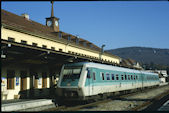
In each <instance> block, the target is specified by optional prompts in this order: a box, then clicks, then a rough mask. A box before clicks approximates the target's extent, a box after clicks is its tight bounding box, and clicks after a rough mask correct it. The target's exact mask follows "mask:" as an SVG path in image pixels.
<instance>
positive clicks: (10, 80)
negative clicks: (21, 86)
mask: <svg viewBox="0 0 169 113" xmlns="http://www.w3.org/2000/svg"><path fill="white" fill-rule="evenodd" d="M14 77H15V71H14V70H7V89H14Z"/></svg>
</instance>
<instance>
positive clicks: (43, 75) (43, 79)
mask: <svg viewBox="0 0 169 113" xmlns="http://www.w3.org/2000/svg"><path fill="white" fill-rule="evenodd" d="M42 88H47V72H43V73H42Z"/></svg>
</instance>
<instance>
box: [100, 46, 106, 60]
mask: <svg viewBox="0 0 169 113" xmlns="http://www.w3.org/2000/svg"><path fill="white" fill-rule="evenodd" d="M105 46H106V45H105V44H103V45H102V47H101V52H100V60H101V56H102V55H103V53H104V50H103V48H104V47H105Z"/></svg>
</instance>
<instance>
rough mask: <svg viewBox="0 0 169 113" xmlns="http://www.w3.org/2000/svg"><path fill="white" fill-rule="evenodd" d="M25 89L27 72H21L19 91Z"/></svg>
mask: <svg viewBox="0 0 169 113" xmlns="http://www.w3.org/2000/svg"><path fill="white" fill-rule="evenodd" d="M26 89H27V72H26V71H21V87H20V90H21V91H23V90H26Z"/></svg>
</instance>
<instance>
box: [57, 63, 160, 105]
mask: <svg viewBox="0 0 169 113" xmlns="http://www.w3.org/2000/svg"><path fill="white" fill-rule="evenodd" d="M159 83H160V81H159V76H158V74H157V73H151V72H146V71H143V70H135V69H129V68H124V67H118V66H112V65H107V64H100V63H94V62H77V63H69V64H64V65H63V66H62V69H61V73H60V78H59V81H58V84H57V88H56V89H57V91H56V92H57V94H56V95H57V97H58V98H57V101H62V102H63V101H64V100H67V101H72V100H75V101H78V100H79V101H82V100H84V101H85V100H97V99H100V98H106V97H108V96H111V95H115V94H117V93H120V92H123V93H124V92H128V91H132V90H139V89H144V88H148V87H155V86H159Z"/></svg>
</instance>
